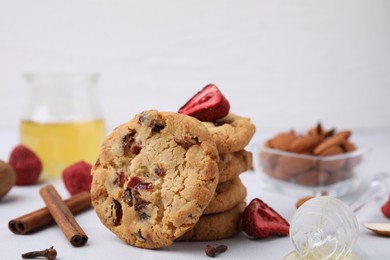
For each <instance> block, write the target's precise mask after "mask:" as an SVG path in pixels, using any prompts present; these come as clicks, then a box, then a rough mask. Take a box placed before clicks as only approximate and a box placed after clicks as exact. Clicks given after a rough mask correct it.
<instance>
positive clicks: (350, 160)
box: [254, 146, 367, 197]
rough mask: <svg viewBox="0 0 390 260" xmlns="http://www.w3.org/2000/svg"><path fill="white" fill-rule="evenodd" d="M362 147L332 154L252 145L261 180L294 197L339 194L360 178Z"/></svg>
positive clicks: (355, 184)
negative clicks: (306, 152) (315, 154)
mask: <svg viewBox="0 0 390 260" xmlns="http://www.w3.org/2000/svg"><path fill="white" fill-rule="evenodd" d="M366 154H367V152H366V149H365V148H359V149H357V150H355V151H353V152H349V153H343V154H339V155H333V156H314V155H305V154H298V153H292V152H285V151H281V150H277V149H272V148H268V147H264V146H259V147H256V149H255V154H254V160H255V164H256V166H257V167H258V169H257V172H259V173H260V177H261V180H262V182H263V184H265V185H266V186H268V187H271V188H273V189H275V190H277V191H279V192H281V193H285V194H288V195H293V196H296V197H301V196H308V195H314V196H318V195H330V196H342V195H345V194H347V193H349V192H352V191H353V190H355V189H356V188H357V187H358V186H359V184H360V181H361V177H362V176H361V175H362V172H363V171H364V170H363V167H364V165H365V159H366V158H365V157H366Z"/></svg>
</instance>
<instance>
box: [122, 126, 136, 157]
mask: <svg viewBox="0 0 390 260" xmlns="http://www.w3.org/2000/svg"><path fill="white" fill-rule="evenodd" d="M135 134H136V131H135V130H134V129H130V131H129V133H128V134H126V135H125V136H124V137H123V138H122V146H123V151H124V154H128V153H129V152H130V151H131V145H132V143H133V141H134V139H135V138H134V136H135Z"/></svg>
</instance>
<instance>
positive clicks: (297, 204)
mask: <svg viewBox="0 0 390 260" xmlns="http://www.w3.org/2000/svg"><path fill="white" fill-rule="evenodd" d="M312 198H314V196H306V197H303V198H300V199H299V200H297V202H296V203H295V208H299V207H300V206H302V204H303V203H305V202H306V201H308V200H311V199H312Z"/></svg>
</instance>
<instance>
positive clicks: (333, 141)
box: [314, 131, 351, 155]
mask: <svg viewBox="0 0 390 260" xmlns="http://www.w3.org/2000/svg"><path fill="white" fill-rule="evenodd" d="M350 135H351V132H350V131H342V132H338V133H336V134H334V135H332V136H331V137H329V138H327V139H325V140H324V141H323V142H321V143H320V144H319V145H318V146H317V147H316V148H315V149H314V154H315V155H320V154H321V153H322V152H323V151H324V150H326V149H327V148H329V147H331V146H337V145H341V144H343V143H344V142H345V141H346V140H348V138H349V136H350Z"/></svg>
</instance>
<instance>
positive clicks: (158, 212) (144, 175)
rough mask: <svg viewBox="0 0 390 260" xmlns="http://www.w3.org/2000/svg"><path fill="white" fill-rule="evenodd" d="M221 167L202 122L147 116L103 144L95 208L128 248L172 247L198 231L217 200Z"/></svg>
mask: <svg viewBox="0 0 390 260" xmlns="http://www.w3.org/2000/svg"><path fill="white" fill-rule="evenodd" d="M217 162H218V151H217V149H216V145H215V143H214V141H213V140H212V138H211V136H210V133H209V132H208V130H207V128H206V127H205V126H204V125H203V124H202V123H201V122H200V121H199V120H197V119H195V118H193V117H189V116H185V115H181V114H177V113H169V112H158V111H156V110H150V111H144V112H142V113H140V114H138V115H136V116H135V118H133V119H132V120H130V121H129V122H127V123H124V124H122V125H120V126H119V127H117V128H116V129H115V130H114V131H113V132H112V133H111V134H110V135H109V136H108V137H107V138H106V139H105V141H104V142H103V144H102V147H101V151H100V155H99V157H98V160H97V162H96V163H95V165H94V167H93V168H92V175H93V181H92V188H91V196H92V203H93V206H94V208H95V210H96V213H97V215H98V217H99V218H100V220H101V222H102V223H103V224H104V225H105V226H106V227H107V228H108V229H110V230H111V231H112V232H113V233H115V234H116V235H117V236H118V237H119V238H120V239H122V240H123V241H125V242H127V243H128V244H130V245H133V246H137V247H142V248H161V247H164V246H169V245H170V244H172V242H173V241H174V240H175V239H176V238H178V237H180V236H181V235H183V234H184V233H185V232H186V231H187V230H189V229H191V228H192V227H194V225H195V224H196V223H197V222H198V220H199V218H200V216H201V215H202V213H203V211H204V209H205V208H206V207H207V205H208V204H209V202H210V200H211V199H212V198H213V195H214V192H215V189H216V186H217V183H218V166H217Z"/></svg>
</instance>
